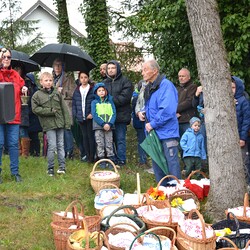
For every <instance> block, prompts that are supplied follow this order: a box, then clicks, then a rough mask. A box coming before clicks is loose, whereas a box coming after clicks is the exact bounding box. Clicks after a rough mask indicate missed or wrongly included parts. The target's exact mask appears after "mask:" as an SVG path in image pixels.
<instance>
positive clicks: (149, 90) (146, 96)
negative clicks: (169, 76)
mask: <svg viewBox="0 0 250 250" xmlns="http://www.w3.org/2000/svg"><path fill="white" fill-rule="evenodd" d="M164 77H165V75H163V74H162V75H160V74H159V75H158V76H157V78H156V79H155V81H154V82H152V83H151V82H149V83H148V84H147V86H146V87H145V90H144V100H145V103H146V102H147V101H148V100H149V98H150V96H151V95H152V94H153V93H154V92H155V91H156V90H157V89H159V87H160V84H161V81H162V80H163V78H164Z"/></svg>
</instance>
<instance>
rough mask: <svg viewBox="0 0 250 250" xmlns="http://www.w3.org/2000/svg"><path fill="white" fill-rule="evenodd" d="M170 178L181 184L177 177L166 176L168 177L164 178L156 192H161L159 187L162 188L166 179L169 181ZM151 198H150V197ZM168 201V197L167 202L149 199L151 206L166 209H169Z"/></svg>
mask: <svg viewBox="0 0 250 250" xmlns="http://www.w3.org/2000/svg"><path fill="white" fill-rule="evenodd" d="M168 178H173V179H175V180H176V181H177V183H178V184H181V183H180V181H179V179H178V178H177V177H176V176H174V175H166V176H164V177H163V178H162V179H161V180H160V181H159V182H158V184H157V187H156V190H159V187H160V186H161V183H162V182H163V181H164V180H165V179H168ZM149 198H150V196H149ZM167 199H168V197H166V199H165V200H153V199H149V202H150V204H152V205H154V206H156V207H157V208H165V207H167V202H168V201H167Z"/></svg>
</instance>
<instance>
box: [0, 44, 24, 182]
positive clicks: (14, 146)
mask: <svg viewBox="0 0 250 250" xmlns="http://www.w3.org/2000/svg"><path fill="white" fill-rule="evenodd" d="M3 82H11V83H12V84H13V85H14V98H15V118H14V120H13V121H11V122H8V123H5V124H0V183H2V178H1V172H2V168H1V166H2V153H3V146H4V144H5V140H6V145H7V147H8V152H9V157H10V171H11V175H12V176H13V177H14V179H15V181H16V182H21V181H22V179H21V176H20V174H19V150H18V141H19V124H20V123H21V95H22V94H25V93H26V92H27V90H28V88H27V87H26V86H24V80H23V79H22V78H21V77H20V75H19V74H18V73H17V72H16V71H15V70H14V69H12V68H11V50H9V49H6V48H1V49H0V84H1V83H3Z"/></svg>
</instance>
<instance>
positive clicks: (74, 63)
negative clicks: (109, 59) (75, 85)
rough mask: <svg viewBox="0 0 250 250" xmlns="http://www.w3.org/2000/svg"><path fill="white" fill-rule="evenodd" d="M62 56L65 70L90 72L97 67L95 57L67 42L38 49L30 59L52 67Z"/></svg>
mask: <svg viewBox="0 0 250 250" xmlns="http://www.w3.org/2000/svg"><path fill="white" fill-rule="evenodd" d="M57 58H60V59H61V60H62V61H63V62H64V63H65V66H64V70H65V71H78V70H79V71H84V72H87V73H88V72H89V71H90V70H91V69H93V68H95V67H96V64H95V62H94V61H93V59H92V58H91V57H90V56H89V55H88V54H87V53H86V52H84V51H82V50H81V49H80V48H78V47H77V46H74V45H69V44H66V43H51V44H48V45H46V46H44V47H43V48H41V49H40V50H38V51H37V52H36V53H35V54H34V55H33V56H31V57H30V59H32V60H34V61H35V62H37V63H39V64H40V65H41V66H44V67H52V64H53V61H54V60H55V59H57Z"/></svg>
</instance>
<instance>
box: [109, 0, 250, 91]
mask: <svg viewBox="0 0 250 250" xmlns="http://www.w3.org/2000/svg"><path fill="white" fill-rule="evenodd" d="M122 5H123V9H121V10H120V11H119V12H115V13H113V14H114V19H113V20H114V21H115V20H116V27H117V28H118V30H122V33H123V34H124V37H129V36H130V37H132V39H135V38H138V39H139V38H141V40H142V41H143V50H147V51H148V52H149V53H152V54H154V56H155V57H156V59H157V60H158V61H159V63H160V65H161V67H162V70H163V71H164V72H166V74H167V76H168V77H169V78H170V79H171V80H172V81H174V82H175V81H176V78H177V72H178V70H179V69H180V68H181V67H187V68H189V69H190V71H191V72H192V75H193V77H194V78H197V69H196V61H195V54H194V48H193V42H192V36H191V31H190V28H189V23H188V21H187V14H186V9H185V1H184V0H177V1H176V0H137V1H134V0H133V1H123V2H122ZM249 6H250V1H249V0H240V1H237V3H235V2H232V1H230V0H220V1H219V14H220V18H221V28H222V31H223V37H224V42H225V46H226V49H227V52H228V53H227V55H228V58H229V63H230V66H231V72H232V73H233V74H235V75H238V76H240V77H242V79H244V80H245V83H246V84H247V87H248V90H250V50H249V48H250V39H249V36H250V18H249ZM125 11H130V14H132V15H130V16H127V15H124V13H125ZM197 79H198V78H197Z"/></svg>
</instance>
